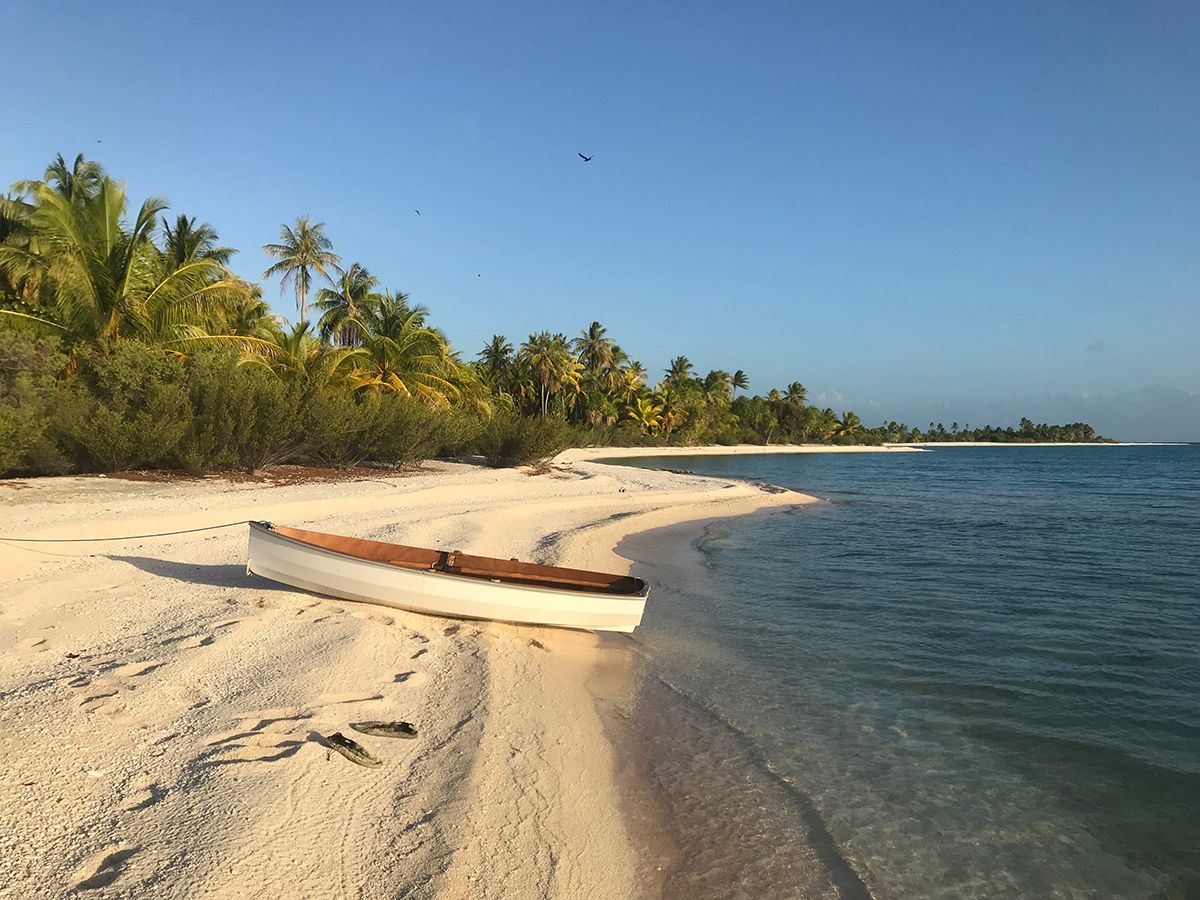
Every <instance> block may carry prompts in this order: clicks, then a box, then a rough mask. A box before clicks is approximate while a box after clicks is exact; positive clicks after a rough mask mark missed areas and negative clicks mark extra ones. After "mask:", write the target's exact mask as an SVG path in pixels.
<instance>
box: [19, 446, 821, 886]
mask: <svg viewBox="0 0 1200 900" xmlns="http://www.w3.org/2000/svg"><path fill="white" fill-rule="evenodd" d="M688 450H689V452H692V453H695V449H694V448H688ZM601 454H602V455H606V456H608V457H609V458H613V457H614V456H616V455H618V454H613V453H610V452H605V451H601ZM24 485H25V489H22V490H20V491H12V492H11V493H10V492H5V493H4V494H3V495H0V503H3V505H4V508H5V512H6V519H7V520H8V522H7V527H6V529H5V531H6V532H8V533H10V534H21V535H22V536H30V537H34V536H44V537H64V536H71V537H76V536H78V537H85V536H92V537H96V536H102V535H105V534H113V533H120V534H140V533H148V532H153V531H165V530H176V529H180V528H196V527H201V526H206V525H213V524H218V523H221V522H229V521H232V520H236V519H252V518H253V519H263V518H265V519H272V520H276V521H282V522H288V523H289V524H307V525H309V526H311V527H315V528H318V529H324V530H329V531H332V532H340V533H346V534H358V535H362V536H365V537H375V538H377V539H382V540H392V541H396V542H401V543H410V544H420V545H425V546H439V547H446V548H450V547H453V548H462V549H466V550H468V551H473V552H480V553H488V554H491V555H498V556H509V555H512V556H520V557H521V558H526V559H529V558H532V559H534V560H535V561H539V562H545V563H558V564H561V565H572V566H578V567H584V568H598V569H610V570H613V571H626V570H627V569H628V568H629V565H630V563H629V561H628V560H627V559H625V558H624V557H621V556H619V555H618V554H617V553H616V552H615V548H616V546H617V545H618V544H619V543H620V541H621V540H622V539H623V538H624V537H626V536H628V535H630V534H635V533H640V532H645V531H649V530H652V529H655V528H659V527H663V526H666V525H672V524H678V523H683V522H696V521H706V520H712V519H718V518H727V517H731V516H739V515H744V514H746V513H751V512H756V511H759V510H764V509H772V508H781V507H788V506H794V505H798V504H803V503H809V502H816V501H815V498H810V497H807V496H806V495H802V494H796V493H792V492H785V493H767V492H765V491H764V490H762V489H760V488H759V487H757V486H754V485H751V484H747V483H744V482H736V481H733V480H728V479H719V478H705V477H700V476H689V475H676V474H671V473H665V472H656V471H650V470H645V469H633V468H624V467H614V466H604V465H601V464H598V463H594V462H591V461H590V460H587V459H580V458H574V459H573V458H572V457H571V456H570V453H569V452H568V454H564V455H563V456H560V457H559V459H558V460H556V464H555V466H554V467H553V468H552V470H551V471H550V472H549V473H547V474H544V475H537V476H531V475H529V474H526V473H525V472H523V471H516V470H491V469H484V468H480V467H477V466H471V465H465V464H452V463H435V464H432V465H430V466H428V467H427V468H426V469H424V470H422V471H420V472H416V473H410V474H406V475H403V476H400V477H387V476H382V477H379V478H376V479H372V480H370V481H352V482H342V483H309V484H303V485H282V486H269V485H263V484H245V483H237V482H227V481H221V480H218V479H209V480H205V481H204V482H200V483H196V482H181V483H156V482H131V481H122V480H118V479H95V478H53V479H50V478H43V479H27V480H25V481H24ZM244 540H245V534H244V532H243V531H241V529H228V530H224V531H216V532H201V533H199V534H192V535H182V536H174V537H164V538H149V539H139V540H135V541H127V542H114V543H106V544H86V545H85V544H75V543H68V544H61V545H40V546H37V545H35V546H34V547H29V546H26V547H18V546H16V545H13V544H0V566H3V569H2V571H3V572H4V581H5V582H7V584H6V594H7V596H6V598H5V600H4V602H3V603H2V604H0V647H3V648H4V650H5V652H4V655H3V661H2V662H0V692H3V694H4V695H5V696H7V697H9V698H10V700H9V701H8V702H6V706H5V709H4V711H3V714H2V716H0V729H3V733H4V734H5V735H6V737H5V738H4V746H5V750H6V754H5V755H4V757H3V758H4V762H3V763H0V776H2V780H3V786H2V787H0V803H3V805H4V808H5V809H6V812H5V813H3V814H0V842H3V844H4V845H5V846H7V845H8V844H13V847H12V848H10V849H9V850H8V851H6V852H5V853H4V854H0V856H3V857H5V858H7V859H9V860H11V862H10V863H0V877H4V879H5V881H6V883H8V884H10V885H13V886H14V889H15V888H16V887H17V886H20V885H24V886H25V887H26V888H29V889H30V890H31V891H33V892H38V893H43V894H46V893H48V895H50V896H66V895H67V894H69V893H70V892H71V891H72V890H73V888H75V887H76V886H77V885H79V884H83V883H91V882H92V881H94V880H95V879H101V880H103V879H108V878H111V880H112V882H113V884H114V885H115V886H119V887H120V888H121V889H122V890H126V891H136V890H138V889H143V890H144V889H149V888H152V886H153V885H155V884H161V880H162V879H163V878H166V877H168V876H167V874H166V873H168V872H169V873H170V876H169V877H170V878H171V879H172V883H173V884H176V885H181V886H184V887H185V888H186V889H187V890H195V891H200V890H205V891H209V892H212V893H215V894H217V895H226V896H240V895H243V894H249V893H256V892H264V891H265V892H266V893H271V892H272V891H273V890H274V889H275V888H277V887H279V886H280V885H282V884H287V883H293V884H294V883H296V882H297V881H298V880H300V879H303V881H304V883H305V884H307V885H308V886H309V889H310V890H313V891H315V892H317V893H320V892H321V891H330V892H333V893H338V892H339V891H345V890H348V889H351V888H355V887H357V889H358V890H360V891H361V892H362V896H365V897H373V896H391V895H393V894H394V893H395V891H396V890H397V889H401V888H402V889H403V890H408V891H415V892H417V893H418V894H419V895H421V896H464V895H469V896H496V897H500V896H516V895H529V894H537V895H542V894H553V895H558V896H566V895H570V896H636V895H638V894H639V893H640V890H639V876H638V863H637V860H636V857H635V853H634V848H633V845H632V842H631V840H630V836H629V833H628V826H627V822H626V820H625V816H624V813H623V812H622V808H621V797H620V791H619V789H618V786H617V784H616V782H615V780H614V778H613V769H614V764H615V761H614V755H613V748H612V747H611V745H609V744H608V742H607V741H606V740H605V738H604V732H603V728H602V725H601V722H600V718H599V713H598V711H597V710H596V704H595V698H594V697H593V695H592V693H591V691H590V689H589V687H588V684H589V680H588V679H589V677H590V676H591V675H592V674H593V673H595V672H596V671H606V672H608V673H609V674H610V675H614V674H615V675H617V676H620V675H621V673H625V675H626V676H628V674H629V672H630V671H631V660H630V648H629V647H628V645H627V644H625V643H623V642H621V641H619V640H615V639H613V636H608V635H595V634H591V633H587V632H569V631H563V630H558V629H541V628H526V627H521V626H511V625H505V624H502V623H492V622H473V621H462V622H458V621H453V620H448V619H437V618H432V617H426V616H421V615H419V614H415V613H414V614H409V613H405V612H402V611H397V610H390V609H388V610H381V609H380V608H375V607H369V606H366V605H363V604H355V603H352V602H349V601H340V600H329V599H323V598H318V597H316V596H313V595H308V594H304V593H301V592H298V591H292V590H289V589H285V588H283V587H282V586H278V585H273V584H272V583H270V582H266V581H264V580H262V579H258V578H254V577H252V576H246V575H245V574H244V558H245V557H244ZM614 567H615V568H614ZM353 717H359V718H405V719H406V720H408V721H412V722H414V723H415V724H417V726H418V728H419V730H420V735H421V737H420V739H419V740H418V741H417V742H414V743H412V744H410V743H409V742H382V741H379V740H374V741H368V740H364V741H363V743H364V745H366V746H368V748H369V749H370V750H371V751H372V752H375V753H378V754H380V755H384V756H385V758H386V763H385V765H384V766H383V767H382V768H380V769H375V770H362V769H359V768H357V767H355V766H353V765H350V764H349V763H346V762H345V761H344V760H341V758H340V757H338V756H336V755H335V756H333V758H332V760H326V753H325V751H324V750H323V749H322V747H321V745H320V743H318V741H317V740H316V738H317V737H319V735H320V734H328V733H331V732H332V731H334V730H345V728H346V723H347V722H348V721H350V720H352V718H353ZM394 744H401V745H402V746H399V747H396V746H394ZM47 792H52V793H54V795H55V796H56V797H58V798H59V800H58V803H57V804H55V806H56V807H57V809H56V810H55V811H54V814H51V810H48V809H47V808H46V807H45V804H44V803H42V802H41V798H42V797H44V795H45V794H46V793H47ZM63 809H67V810H69V811H70V813H69V815H66V816H63V815H62V810H63ZM333 835H336V840H335V841H333V843H332V845H330V838H331V836H333ZM18 847H20V849H19V850H18V849H17V848H18ZM514 857H517V858H521V859H524V860H526V861H527V862H526V864H525V865H523V866H521V867H519V868H517V869H516V870H515V871H514V869H513V867H512V866H511V865H510V864H509V861H510V860H511V859H513V858H514ZM381 860H386V862H381ZM368 872H369V873H370V878H369V879H368V878H367V873H368ZM188 886H190V887H188ZM600 886H603V890H601V888H600Z"/></svg>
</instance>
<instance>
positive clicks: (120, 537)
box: [0, 519, 258, 544]
mask: <svg viewBox="0 0 1200 900" xmlns="http://www.w3.org/2000/svg"><path fill="white" fill-rule="evenodd" d="M257 521H258V519H242V520H241V521H240V522H226V523H224V524H223V525H205V526H204V527H203V528H184V529H182V530H180V531H156V532H154V533H152V534H122V535H118V536H117V537H88V538H20V537H5V536H4V535H0V541H15V542H19V543H22V544H79V543H83V542H84V541H136V540H139V539H141V538H156V537H170V536H171V535H173V534H191V533H192V532H195V531H216V530H217V529H218V528H234V527H236V526H238V525H249V524H250V523H251V522H257Z"/></svg>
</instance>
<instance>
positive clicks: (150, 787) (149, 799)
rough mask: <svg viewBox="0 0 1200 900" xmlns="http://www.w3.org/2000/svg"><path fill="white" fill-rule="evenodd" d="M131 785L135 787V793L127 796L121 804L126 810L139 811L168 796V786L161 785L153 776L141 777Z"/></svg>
mask: <svg viewBox="0 0 1200 900" xmlns="http://www.w3.org/2000/svg"><path fill="white" fill-rule="evenodd" d="M130 787H131V788H132V789H133V793H131V794H130V795H129V796H128V797H126V798H125V801H124V802H123V803H122V804H121V808H122V809H124V810H125V811H126V812H137V811H138V810H141V809H145V808H146V807H148V806H153V805H154V804H155V803H157V802H158V801H159V800H161V799H162V798H163V797H165V796H167V790H166V788H163V787H159V785H158V783H157V782H155V781H154V780H153V779H152V778H139V779H137V780H136V781H135V782H133V784H132V785H130Z"/></svg>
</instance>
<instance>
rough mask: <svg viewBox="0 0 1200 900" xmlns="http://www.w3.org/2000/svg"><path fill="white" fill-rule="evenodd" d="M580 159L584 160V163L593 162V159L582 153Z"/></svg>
mask: <svg viewBox="0 0 1200 900" xmlns="http://www.w3.org/2000/svg"><path fill="white" fill-rule="evenodd" d="M579 158H580V159H582V160H583V161H584V162H591V161H592V158H591V157H590V156H584V155H583V154H582V153H580V154H579Z"/></svg>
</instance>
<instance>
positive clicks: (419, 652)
mask: <svg viewBox="0 0 1200 900" xmlns="http://www.w3.org/2000/svg"><path fill="white" fill-rule="evenodd" d="M428 652H429V651H428V650H426V649H425V648H424V647H422V648H421V649H420V650H418V651H417V652H416V653H414V654H413V655H412V656H410V657H409V659H418V658H420V657H422V656H424V655H425V654H426V653H428Z"/></svg>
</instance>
